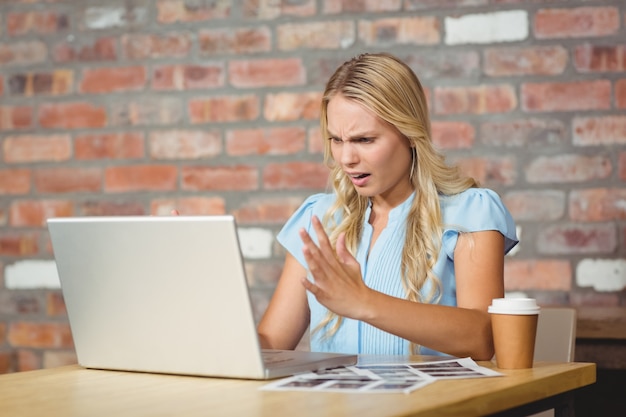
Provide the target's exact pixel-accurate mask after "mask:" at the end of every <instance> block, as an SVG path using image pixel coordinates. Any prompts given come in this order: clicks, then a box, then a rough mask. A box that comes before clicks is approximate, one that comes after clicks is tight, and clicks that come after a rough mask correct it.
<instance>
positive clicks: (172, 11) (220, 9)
mask: <svg viewBox="0 0 626 417" xmlns="http://www.w3.org/2000/svg"><path fill="white" fill-rule="evenodd" d="M156 7H157V20H158V22H160V23H176V22H201V21H207V20H219V19H223V18H227V17H229V16H230V12H231V10H230V2H208V3H207V2H203V3H189V4H188V2H187V1H185V0H161V1H159V2H157V3H156Z"/></svg>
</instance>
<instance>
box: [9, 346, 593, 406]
mask: <svg viewBox="0 0 626 417" xmlns="http://www.w3.org/2000/svg"><path fill="white" fill-rule="evenodd" d="M417 358H418V357H415V358H413V359H417ZM479 364H480V365H482V366H486V367H490V368H493V367H494V365H493V364H492V363H491V362H479ZM502 372H503V373H505V374H506V375H505V376H503V377H489V378H478V379H460V380H446V381H443V380H441V381H436V382H434V383H433V384H431V385H428V386H426V387H424V388H421V389H418V390H417V391H414V392H412V393H410V394H342V393H312V392H276V391H261V390H259V389H258V388H259V387H260V386H262V385H263V384H265V382H262V381H245V380H230V379H213V378H201V377H188V376H173V375H151V374H142V373H131V372H115V371H99V370H89V369H84V368H81V367H79V366H77V365H73V366H66V367H60V368H55V369H44V370H37V371H29V372H21V373H15V374H6V375H2V376H0V415H2V416H18V415H19V416H22V417H30V416H44V415H45V416H49V417H56V416H63V417H72V416H81V417H83V416H90V417H97V416H106V417H110V416H116V417H124V416H133V417H138V416H186V417H193V416H203V417H204V416H209V415H210V416H233V417H241V416H272V417H274V416H283V415H284V416H305V417H306V416H315V417H319V416H333V417H337V416H358V417H367V416H376V417H381V416H443V415H446V416H466V417H471V416H481V415H486V414H493V413H501V412H503V411H505V410H509V411H508V414H502V415H521V414H515V413H518V412H520V411H519V410H511V409H512V408H516V407H520V406H522V407H524V406H526V407H528V406H529V407H530V408H526V409H525V410H523V411H525V412H529V411H534V410H537V409H538V408H541V407H545V408H551V407H557V411H558V412H559V413H561V415H570V414H568V412H569V411H571V407H572V402H571V399H572V398H573V391H574V390H576V389H577V388H580V387H583V386H586V385H589V384H593V383H594V382H595V378H596V368H595V364H591V363H560V364H559V363H557V364H555V363H537V364H535V367H534V368H533V369H524V370H514V371H502Z"/></svg>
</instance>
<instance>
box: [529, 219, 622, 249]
mask: <svg viewBox="0 0 626 417" xmlns="http://www.w3.org/2000/svg"><path fill="white" fill-rule="evenodd" d="M616 228H617V226H616V224H614V223H593V224H585V223H576V224H556V225H550V226H545V227H542V228H541V229H540V230H539V233H538V235H537V240H536V245H537V246H536V250H537V252H538V253H541V254H554V255H576V254H585V255H591V254H607V255H608V254H612V253H615V249H616V248H617V230H616Z"/></svg>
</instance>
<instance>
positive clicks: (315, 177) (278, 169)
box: [263, 162, 329, 190]
mask: <svg viewBox="0 0 626 417" xmlns="http://www.w3.org/2000/svg"><path fill="white" fill-rule="evenodd" d="M328 174H329V172H328V168H327V167H326V166H325V165H324V164H319V163H314V162H287V163H271V164H267V165H266V166H265V168H264V169H263V188H264V189H266V190H300V189H315V190H322V189H324V188H325V187H326V186H327V184H328Z"/></svg>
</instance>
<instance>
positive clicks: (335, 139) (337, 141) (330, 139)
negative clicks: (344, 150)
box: [328, 138, 343, 143]
mask: <svg viewBox="0 0 626 417" xmlns="http://www.w3.org/2000/svg"><path fill="white" fill-rule="evenodd" d="M328 140H329V141H331V142H332V143H342V142H343V141H342V140H341V139H339V138H328Z"/></svg>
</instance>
